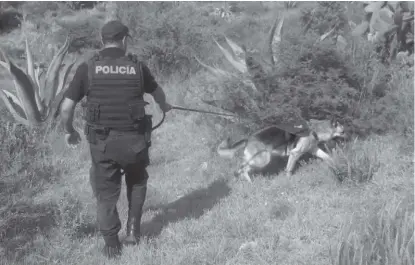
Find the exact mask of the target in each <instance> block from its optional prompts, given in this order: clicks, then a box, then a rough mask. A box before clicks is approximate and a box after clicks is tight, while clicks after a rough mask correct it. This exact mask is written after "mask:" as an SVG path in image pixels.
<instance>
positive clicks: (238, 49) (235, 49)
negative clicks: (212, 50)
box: [225, 36, 245, 60]
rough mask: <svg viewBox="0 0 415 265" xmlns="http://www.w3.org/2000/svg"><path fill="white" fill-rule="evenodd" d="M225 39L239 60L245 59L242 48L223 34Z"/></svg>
mask: <svg viewBox="0 0 415 265" xmlns="http://www.w3.org/2000/svg"><path fill="white" fill-rule="evenodd" d="M225 40H226V42H227V43H228V45H229V47H231V49H232V51H233V53H234V54H235V55H236V56H237V57H238V59H239V60H245V52H244V50H243V49H242V48H241V47H240V46H239V45H238V44H236V43H235V42H233V41H232V40H230V39H228V38H227V37H226V36H225Z"/></svg>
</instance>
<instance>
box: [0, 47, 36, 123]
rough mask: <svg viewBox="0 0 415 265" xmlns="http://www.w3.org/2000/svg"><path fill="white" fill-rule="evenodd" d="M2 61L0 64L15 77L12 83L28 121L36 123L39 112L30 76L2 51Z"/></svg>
mask: <svg viewBox="0 0 415 265" xmlns="http://www.w3.org/2000/svg"><path fill="white" fill-rule="evenodd" d="M0 52H1V53H2V56H3V58H5V60H4V61H0V65H2V66H3V67H4V68H6V69H7V70H8V71H9V73H10V74H11V75H12V76H13V77H14V78H15V80H14V84H15V88H16V93H17V96H18V98H19V99H20V101H21V103H22V107H23V109H24V111H25V113H26V117H27V119H28V120H29V122H31V123H33V124H37V123H38V122H40V113H39V110H38V108H37V104H36V99H35V94H34V89H33V85H32V82H31V80H30V78H29V77H28V76H27V75H26V74H25V73H24V72H23V71H22V70H21V69H20V68H18V67H17V66H16V65H14V64H13V63H12V62H11V61H10V60H9V59H7V57H6V55H5V54H4V52H2V51H1V50H0Z"/></svg>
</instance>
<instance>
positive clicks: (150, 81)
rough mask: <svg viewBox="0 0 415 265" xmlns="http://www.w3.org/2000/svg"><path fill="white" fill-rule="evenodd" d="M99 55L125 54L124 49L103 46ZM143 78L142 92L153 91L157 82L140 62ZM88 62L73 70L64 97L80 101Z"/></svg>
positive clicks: (85, 84)
mask: <svg viewBox="0 0 415 265" xmlns="http://www.w3.org/2000/svg"><path fill="white" fill-rule="evenodd" d="M100 55H102V56H105V57H113V58H119V57H122V56H124V55H125V52H124V50H122V49H120V48H115V47H111V48H105V49H103V50H101V51H100ZM142 68H143V79H144V92H145V93H153V92H154V91H155V90H156V88H157V86H158V84H157V82H156V80H155V79H154V77H153V75H152V74H151V72H150V69H148V67H147V66H146V65H145V64H142ZM88 87H89V84H88V64H87V63H86V62H84V63H82V64H80V65H79V67H78V69H77V70H76V72H75V75H74V77H73V80H72V82H71V83H70V85H69V87H68V89H67V90H66V92H65V95H64V96H65V97H66V98H69V99H71V100H73V101H75V102H79V101H81V100H82V99H83V98H84V97H85V95H86V92H87V90H88Z"/></svg>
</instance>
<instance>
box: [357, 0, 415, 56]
mask: <svg viewBox="0 0 415 265" xmlns="http://www.w3.org/2000/svg"><path fill="white" fill-rule="evenodd" d="M363 7H364V10H365V12H366V15H365V18H364V20H363V21H362V22H361V23H360V24H359V25H358V26H356V28H354V29H353V32H352V34H353V35H354V36H360V35H366V34H367V37H368V39H369V40H370V41H372V42H377V43H380V44H382V46H383V47H382V57H383V59H384V60H385V61H386V60H387V61H392V60H394V59H395V58H396V55H397V54H398V52H401V51H403V52H409V53H410V54H412V53H413V46H414V33H413V32H414V3H413V2H407V1H397V2H388V1H378V2H369V3H368V2H366V3H364V4H363Z"/></svg>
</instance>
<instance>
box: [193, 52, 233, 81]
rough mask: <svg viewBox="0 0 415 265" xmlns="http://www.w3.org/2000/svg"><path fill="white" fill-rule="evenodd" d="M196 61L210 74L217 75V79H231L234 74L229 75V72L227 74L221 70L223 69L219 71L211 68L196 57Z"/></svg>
mask: <svg viewBox="0 0 415 265" xmlns="http://www.w3.org/2000/svg"><path fill="white" fill-rule="evenodd" d="M195 59H196V61H197V62H198V63H200V65H202V66H203V67H205V68H206V69H207V70H208V71H209V72H211V73H212V74H213V75H215V76H217V77H230V76H232V74H231V73H228V72H226V71H223V70H221V69H218V68H214V67H211V66H209V65H207V64H204V63H203V62H202V61H201V60H199V58H197V57H196V56H195Z"/></svg>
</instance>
